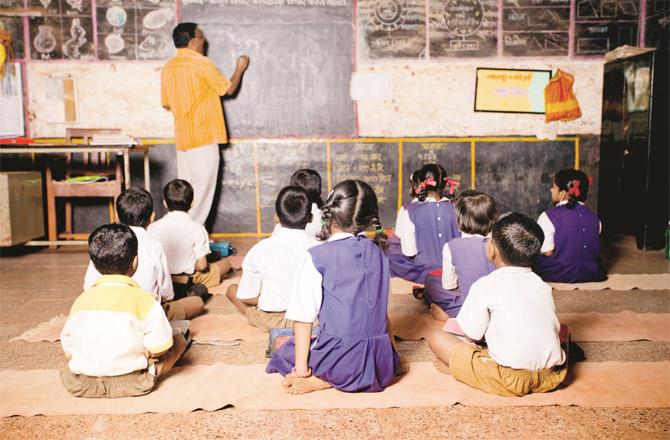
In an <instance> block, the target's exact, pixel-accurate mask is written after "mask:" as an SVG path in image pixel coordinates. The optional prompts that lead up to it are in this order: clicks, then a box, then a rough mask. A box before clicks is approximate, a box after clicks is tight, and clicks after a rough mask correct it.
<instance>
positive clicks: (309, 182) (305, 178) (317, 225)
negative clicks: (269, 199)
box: [290, 168, 323, 238]
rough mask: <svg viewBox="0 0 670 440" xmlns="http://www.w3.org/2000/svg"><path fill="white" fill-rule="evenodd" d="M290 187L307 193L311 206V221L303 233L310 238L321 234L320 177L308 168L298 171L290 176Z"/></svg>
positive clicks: (321, 202)
mask: <svg viewBox="0 0 670 440" xmlns="http://www.w3.org/2000/svg"><path fill="white" fill-rule="evenodd" d="M290 185H293V186H299V187H301V188H304V189H305V191H307V195H308V196H309V200H310V201H311V202H312V204H311V212H312V219H311V220H310V222H309V223H308V224H307V226H306V227H305V232H307V235H309V236H310V237H315V238H316V236H317V235H318V234H319V233H320V232H321V208H322V207H323V200H321V176H320V175H319V173H317V172H316V171H314V170H310V169H308V168H306V169H302V170H298V171H296V172H295V173H293V175H292V176H291V181H290Z"/></svg>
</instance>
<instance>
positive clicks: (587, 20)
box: [574, 0, 640, 55]
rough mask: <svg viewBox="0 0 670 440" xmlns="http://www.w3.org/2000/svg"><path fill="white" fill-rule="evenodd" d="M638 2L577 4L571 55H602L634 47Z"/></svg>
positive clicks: (612, 0)
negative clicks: (615, 49)
mask: <svg viewBox="0 0 670 440" xmlns="http://www.w3.org/2000/svg"><path fill="white" fill-rule="evenodd" d="M639 17H640V0H578V1H577V5H576V24H575V31H574V32H575V48H574V53H575V55H602V54H605V53H606V52H608V51H610V50H612V49H614V48H616V47H618V46H621V45H624V44H628V45H631V46H635V45H637V42H638V20H639Z"/></svg>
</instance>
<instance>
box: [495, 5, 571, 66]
mask: <svg viewBox="0 0 670 440" xmlns="http://www.w3.org/2000/svg"><path fill="white" fill-rule="evenodd" d="M502 24H503V54H504V55H513V56H565V55H568V46H569V33H568V30H569V26H570V0H504V2H503V20H502Z"/></svg>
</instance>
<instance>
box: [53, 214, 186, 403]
mask: <svg viewBox="0 0 670 440" xmlns="http://www.w3.org/2000/svg"><path fill="white" fill-rule="evenodd" d="M88 245H89V255H90V257H91V261H92V262H93V264H94V265H95V268H96V269H97V270H98V272H100V273H101V274H102V276H100V277H99V278H98V279H97V280H96V281H95V282H94V283H93V285H92V286H91V288H90V289H87V290H86V291H85V292H84V293H82V294H81V295H80V296H79V297H78V298H77V299H76V300H75V302H74V304H73V305H72V308H71V310H70V315H69V316H68V319H67V321H66V323H65V326H64V327H63V330H62V332H61V335H60V341H61V346H62V347H63V351H64V352H65V356H66V357H67V359H68V365H67V367H65V368H63V369H62V370H61V372H60V377H61V382H62V383H63V386H64V387H65V388H66V389H67V390H68V391H69V392H70V393H71V394H73V395H75V396H77V397H129V396H139V395H142V394H147V393H149V392H151V390H152V389H153V388H154V386H155V385H156V382H157V381H158V379H159V378H160V377H162V376H163V375H165V373H167V372H168V371H170V369H171V368H172V366H173V365H174V364H175V363H176V362H177V360H178V359H179V358H180V357H181V355H182V354H183V353H184V351H185V350H186V346H187V344H186V340H185V339H184V337H183V336H182V335H181V334H176V335H174V336H173V331H172V327H171V326H170V323H169V322H168V320H167V317H166V316H165V312H164V311H163V308H162V307H161V305H160V303H159V302H158V301H156V299H155V298H154V296H153V295H152V294H151V293H149V292H146V291H144V290H142V289H141V288H140V287H139V285H138V284H137V282H135V281H134V280H133V279H132V278H131V276H132V275H133V273H134V272H135V270H136V269H137V237H136V236H135V233H134V232H133V231H132V229H130V227H128V226H126V225H121V224H114V225H103V226H100V227H99V228H97V229H96V230H95V231H93V233H92V234H91V236H90V237H89V240H88Z"/></svg>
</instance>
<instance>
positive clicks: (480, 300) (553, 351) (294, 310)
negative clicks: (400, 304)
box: [60, 164, 606, 397]
mask: <svg viewBox="0 0 670 440" xmlns="http://www.w3.org/2000/svg"><path fill="white" fill-rule="evenodd" d="M288 183H289V185H288V186H287V187H285V188H283V189H282V190H281V191H280V192H279V194H278V196H277V199H276V203H275V210H276V217H275V220H276V227H275V229H274V231H273V234H272V235H271V236H270V237H268V238H266V239H264V240H262V241H260V242H259V243H257V244H256V245H254V246H253V247H252V248H251V250H250V251H249V252H248V254H247V255H246V256H245V258H244V260H243V263H242V276H241V278H240V280H239V284H236V283H230V285H229V287H228V288H227V291H226V296H227V298H228V299H229V300H230V301H231V303H232V304H233V305H234V306H235V307H236V308H237V310H238V311H239V312H240V313H241V314H243V315H244V316H245V318H246V320H247V321H248V323H249V324H251V325H253V326H255V327H258V328H259V329H263V330H265V331H271V330H272V329H276V328H289V329H292V336H291V337H290V338H283V343H282V344H281V345H279V346H278V347H277V348H276V350H275V351H274V352H273V354H272V358H271V359H270V361H269V363H268V365H267V367H266V372H267V373H275V372H277V373H280V374H281V375H282V376H284V379H283V380H282V386H283V388H284V389H285V391H286V392H288V393H291V394H304V393H309V392H312V391H318V390H324V389H327V388H331V387H332V388H335V389H337V390H341V391H345V392H377V391H382V390H384V389H385V388H386V387H389V386H391V385H392V384H393V383H394V382H395V381H396V380H397V379H398V377H399V376H402V375H403V374H405V373H406V372H407V364H406V363H404V362H401V360H400V358H399V357H398V354H397V350H396V347H395V339H394V336H393V330H394V329H393V326H392V325H390V319H389V315H388V301H389V290H390V279H391V277H399V278H403V279H405V280H408V281H411V282H415V283H418V284H421V285H422V286H417V287H416V288H415V289H414V292H413V293H414V296H415V297H416V298H417V301H424V302H425V303H426V304H427V305H429V306H430V311H431V315H432V316H433V317H434V318H435V319H438V320H441V321H444V322H445V324H444V328H443V329H438V331H436V332H435V333H434V334H433V335H432V336H431V337H430V341H429V345H430V348H431V350H432V351H433V352H434V354H435V356H436V357H437V359H438V362H439V363H440V365H441V367H439V369H440V370H441V371H442V370H444V371H448V373H449V374H450V375H451V376H453V378H455V379H456V380H458V381H460V382H463V383H465V384H467V385H469V386H471V387H474V388H477V389H480V390H482V391H485V392H488V393H492V394H497V395H501V396H522V395H525V394H529V393H539V392H546V391H550V390H553V389H555V388H556V387H558V385H559V384H561V382H563V380H564V379H565V377H566V374H567V369H568V368H567V365H568V362H567V353H566V347H567V346H566V345H565V344H564V342H565V340H563V341H562V338H561V335H562V334H563V336H565V329H563V332H561V325H560V323H559V321H558V318H557V316H556V313H555V307H554V302H553V298H552V293H551V287H550V286H549V285H548V284H546V282H563V283H581V282H593V281H602V280H604V279H605V278H606V274H605V273H604V271H603V269H602V266H601V264H600V257H599V252H600V251H599V233H600V222H599V220H598V217H597V216H596V215H595V214H594V213H593V212H592V211H591V210H590V209H588V208H587V207H586V206H585V205H584V204H583V202H584V201H585V200H586V197H587V194H588V190H589V184H590V182H589V179H588V178H587V176H586V175H585V174H584V173H583V172H581V171H577V170H573V169H566V170H561V171H559V172H557V173H556V174H555V175H554V177H553V181H552V186H551V188H550V192H551V197H552V202H553V203H554V204H555V206H554V207H552V208H550V209H548V210H547V211H545V212H543V213H542V214H541V215H540V217H539V218H538V220H537V221H535V220H532V219H530V218H528V217H527V216H525V215H522V214H519V213H506V214H503V215H499V214H498V212H497V209H496V204H495V200H494V199H493V197H491V196H490V195H488V194H485V193H482V192H478V191H472V190H469V191H461V192H458V191H457V187H458V182H455V181H453V180H452V179H450V178H449V176H448V175H447V173H446V171H445V170H444V168H443V167H442V166H440V165H436V164H427V165H425V166H423V167H422V168H421V169H419V170H417V171H415V172H414V173H412V175H411V179H410V191H411V195H412V199H411V202H409V203H407V204H405V205H403V206H402V208H401V209H400V210H399V212H398V216H397V221H396V225H395V231H394V234H392V235H391V236H388V237H387V235H386V234H385V229H384V227H383V225H382V224H381V221H380V218H379V211H378V205H377V198H376V195H375V193H374V191H373V190H372V188H371V187H370V186H369V185H368V184H367V183H365V182H362V181H357V180H346V181H343V182H340V183H339V184H337V185H336V186H335V187H334V188H333V190H332V191H331V192H330V194H329V195H328V197H327V199H326V201H325V202H324V201H323V200H322V199H321V178H320V176H319V175H318V173H316V172H315V171H313V170H306V169H304V170H298V171H296V172H295V173H294V175H293V176H292V177H291V179H290V181H289V182H288ZM163 195H164V200H163V202H164V204H165V206H166V207H167V209H168V211H169V212H168V213H167V214H166V215H165V216H164V217H163V218H161V219H159V220H157V221H154V214H153V200H152V198H151V195H150V194H149V193H148V192H147V191H145V190H143V189H139V188H130V189H127V190H126V191H124V192H123V193H122V194H121V195H120V196H119V197H118V199H117V202H116V209H117V214H118V218H119V220H120V222H121V223H120V224H113V225H103V226H100V227H99V228H97V229H96V230H95V231H94V232H93V233H92V234H91V235H90V237H89V255H90V259H91V263H90V265H89V268H88V271H87V274H86V277H85V282H84V289H85V291H84V293H82V294H81V295H80V296H79V297H78V298H77V299H76V300H75V302H74V304H73V305H72V308H71V311H70V314H69V316H68V318H67V321H66V323H65V326H64V327H63V330H62V332H61V336H60V339H61V344H62V348H63V350H64V352H65V355H66V357H67V358H68V365H67V367H65V368H63V369H62V370H61V372H60V377H61V382H62V384H63V385H64V387H65V388H66V389H67V390H68V391H69V392H70V393H71V394H73V395H74V396H81V397H128V396H137V395H142V394H147V393H149V392H151V391H152V390H153V389H154V388H155V386H156V384H157V382H158V380H159V379H160V378H161V377H163V376H164V375H165V374H166V373H167V372H168V371H170V370H171V368H172V366H173V365H174V364H175V363H176V362H177V360H178V359H179V358H180V357H181V356H182V354H183V353H184V352H185V350H186V349H187V347H188V342H187V339H186V338H185V337H184V335H183V334H182V332H179V331H174V330H173V327H172V326H171V325H170V322H169V321H171V320H172V321H173V320H183V319H191V318H194V317H196V316H197V315H199V314H200V313H202V311H203V310H204V307H205V302H206V300H207V299H208V297H209V296H210V295H209V294H208V293H207V289H208V288H209V289H211V288H213V287H215V286H217V285H219V283H221V281H222V280H224V279H225V278H227V277H229V276H230V275H231V274H232V273H234V271H235V270H236V269H238V268H234V267H232V266H231V264H230V263H229V262H228V261H227V260H228V259H225V258H224V259H220V258H219V259H217V258H215V257H213V255H212V254H211V253H210V248H209V240H208V234H207V231H206V230H205V228H204V227H203V226H202V225H201V224H200V223H199V222H196V221H194V220H193V219H192V218H191V217H190V216H189V209H190V208H191V205H192V202H193V199H194V191H193V187H192V186H191V185H190V184H189V182H187V181H185V180H180V179H176V180H173V181H171V182H169V183H168V184H167V185H166V187H165V189H164V191H163ZM101 347H104V349H103V350H101ZM177 374H178V373H177Z"/></svg>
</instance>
